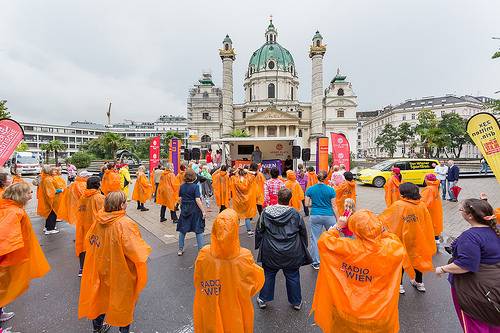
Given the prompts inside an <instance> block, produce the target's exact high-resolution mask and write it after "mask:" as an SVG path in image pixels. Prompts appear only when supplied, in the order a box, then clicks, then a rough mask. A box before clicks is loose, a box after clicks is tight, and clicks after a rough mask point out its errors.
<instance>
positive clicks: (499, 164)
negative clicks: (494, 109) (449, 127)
mask: <svg viewBox="0 0 500 333" xmlns="http://www.w3.org/2000/svg"><path fill="white" fill-rule="evenodd" d="M467 133H469V136H470V137H471V138H472V141H474V143H475V144H476V146H477V147H478V148H479V151H480V152H481V154H482V155H483V157H484V158H485V159H486V162H488V164H489V166H490V168H491V170H492V171H493V173H494V174H495V177H496V178H497V181H498V182H499V183H500V128H499V126H498V120H497V119H496V118H495V116H493V115H492V114H491V113H487V112H481V113H478V114H476V115H474V116H472V117H471V118H470V119H469V121H468V122H467Z"/></svg>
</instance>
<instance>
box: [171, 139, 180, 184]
mask: <svg viewBox="0 0 500 333" xmlns="http://www.w3.org/2000/svg"><path fill="white" fill-rule="evenodd" d="M169 150H170V154H169V160H170V163H172V165H173V166H174V173H175V174H176V175H177V174H178V173H179V167H180V165H181V142H180V140H179V139H177V138H172V139H171V140H170V147H169Z"/></svg>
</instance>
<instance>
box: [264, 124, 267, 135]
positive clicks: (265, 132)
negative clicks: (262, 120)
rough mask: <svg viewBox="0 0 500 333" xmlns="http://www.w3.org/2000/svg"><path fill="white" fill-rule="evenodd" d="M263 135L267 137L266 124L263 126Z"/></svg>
mask: <svg viewBox="0 0 500 333" xmlns="http://www.w3.org/2000/svg"><path fill="white" fill-rule="evenodd" d="M264 137H267V126H264Z"/></svg>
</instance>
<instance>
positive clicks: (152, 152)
mask: <svg viewBox="0 0 500 333" xmlns="http://www.w3.org/2000/svg"><path fill="white" fill-rule="evenodd" d="M158 164H160V137H159V136H155V137H154V138H151V142H150V143H149V177H151V179H152V177H153V174H154V169H155V168H156V167H157V166H158Z"/></svg>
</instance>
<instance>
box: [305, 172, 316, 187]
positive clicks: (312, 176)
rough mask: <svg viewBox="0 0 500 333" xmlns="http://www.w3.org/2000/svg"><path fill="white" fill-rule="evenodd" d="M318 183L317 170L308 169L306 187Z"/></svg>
mask: <svg viewBox="0 0 500 333" xmlns="http://www.w3.org/2000/svg"><path fill="white" fill-rule="evenodd" d="M317 183H318V175H316V172H314V171H308V172H307V185H306V189H308V188H309V187H311V186H313V185H316V184H317Z"/></svg>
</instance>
